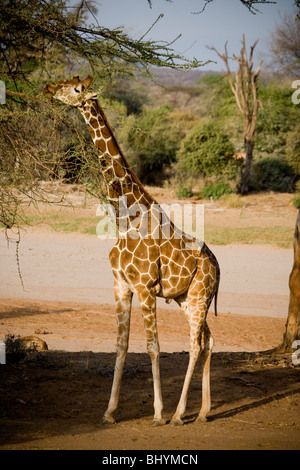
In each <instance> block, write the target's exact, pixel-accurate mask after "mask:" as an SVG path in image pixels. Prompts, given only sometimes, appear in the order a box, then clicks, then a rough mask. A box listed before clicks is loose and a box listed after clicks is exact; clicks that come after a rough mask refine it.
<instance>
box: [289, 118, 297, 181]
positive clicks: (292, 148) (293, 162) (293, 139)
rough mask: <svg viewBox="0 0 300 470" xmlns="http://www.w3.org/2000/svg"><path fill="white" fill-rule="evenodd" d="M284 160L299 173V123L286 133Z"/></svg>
mask: <svg viewBox="0 0 300 470" xmlns="http://www.w3.org/2000/svg"><path fill="white" fill-rule="evenodd" d="M286 160H287V162H288V164H289V165H290V166H291V167H292V168H293V170H294V171H295V173H296V174H297V175H300V124H298V125H297V126H296V127H295V129H294V130H293V131H291V132H289V133H288V136H287V142H286Z"/></svg>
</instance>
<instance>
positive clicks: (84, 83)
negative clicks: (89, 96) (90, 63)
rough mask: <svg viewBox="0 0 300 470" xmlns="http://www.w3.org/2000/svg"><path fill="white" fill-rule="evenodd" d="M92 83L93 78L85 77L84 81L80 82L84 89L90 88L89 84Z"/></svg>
mask: <svg viewBox="0 0 300 470" xmlns="http://www.w3.org/2000/svg"><path fill="white" fill-rule="evenodd" d="M92 81H93V77H86V78H85V79H84V80H82V82H81V83H82V85H83V86H84V88H85V89H86V88H88V87H89V86H90V84H91V83H92Z"/></svg>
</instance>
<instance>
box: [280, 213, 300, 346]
mask: <svg viewBox="0 0 300 470" xmlns="http://www.w3.org/2000/svg"><path fill="white" fill-rule="evenodd" d="M289 286H290V303H289V313H288V319H287V322H286V326H285V333H284V336H283V343H282V345H281V346H280V348H279V351H285V352H288V351H291V350H292V345H293V343H294V341H296V340H300V210H299V213H298V218H297V222H296V229H295V235H294V265H293V269H292V272H291V275H290V280H289Z"/></svg>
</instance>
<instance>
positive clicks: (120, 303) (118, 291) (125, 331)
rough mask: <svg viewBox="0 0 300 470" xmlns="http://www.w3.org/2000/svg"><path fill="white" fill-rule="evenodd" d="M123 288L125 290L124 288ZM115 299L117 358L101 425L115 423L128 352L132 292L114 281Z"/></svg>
mask: <svg viewBox="0 0 300 470" xmlns="http://www.w3.org/2000/svg"><path fill="white" fill-rule="evenodd" d="M124 287H125V288H124ZM115 297H116V302H117V322H118V337H117V358H116V365H115V371H114V380H113V385H112V390H111V396H110V400H109V404H108V408H107V410H106V412H105V413H104V417H103V424H112V423H115V419H114V418H113V413H114V412H115V411H116V409H117V407H118V402H119V395H120V388H121V381H122V376H123V369H124V364H125V359H126V354H127V350H128V341H129V330H130V314H131V304H132V292H131V291H130V289H129V288H128V287H127V286H124V284H123V285H122V283H118V282H117V281H115Z"/></svg>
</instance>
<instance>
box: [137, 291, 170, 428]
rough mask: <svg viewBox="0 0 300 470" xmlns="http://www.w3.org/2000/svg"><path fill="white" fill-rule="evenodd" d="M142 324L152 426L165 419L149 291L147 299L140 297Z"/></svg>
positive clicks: (151, 298)
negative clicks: (148, 366) (148, 365)
mask: <svg viewBox="0 0 300 470" xmlns="http://www.w3.org/2000/svg"><path fill="white" fill-rule="evenodd" d="M140 302H141V307H142V312H143V319H144V325H145V330H146V337H147V351H148V354H149V356H150V359H151V363H152V376H153V391H154V418H153V421H152V425H153V426H162V425H164V424H166V421H165V420H164V419H163V417H162V412H163V400H162V394H161V383H160V370H159V353H160V348H159V341H158V333H157V322H156V297H155V296H154V295H153V294H151V293H149V295H148V296H147V300H146V301H145V300H144V301H143V299H140Z"/></svg>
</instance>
